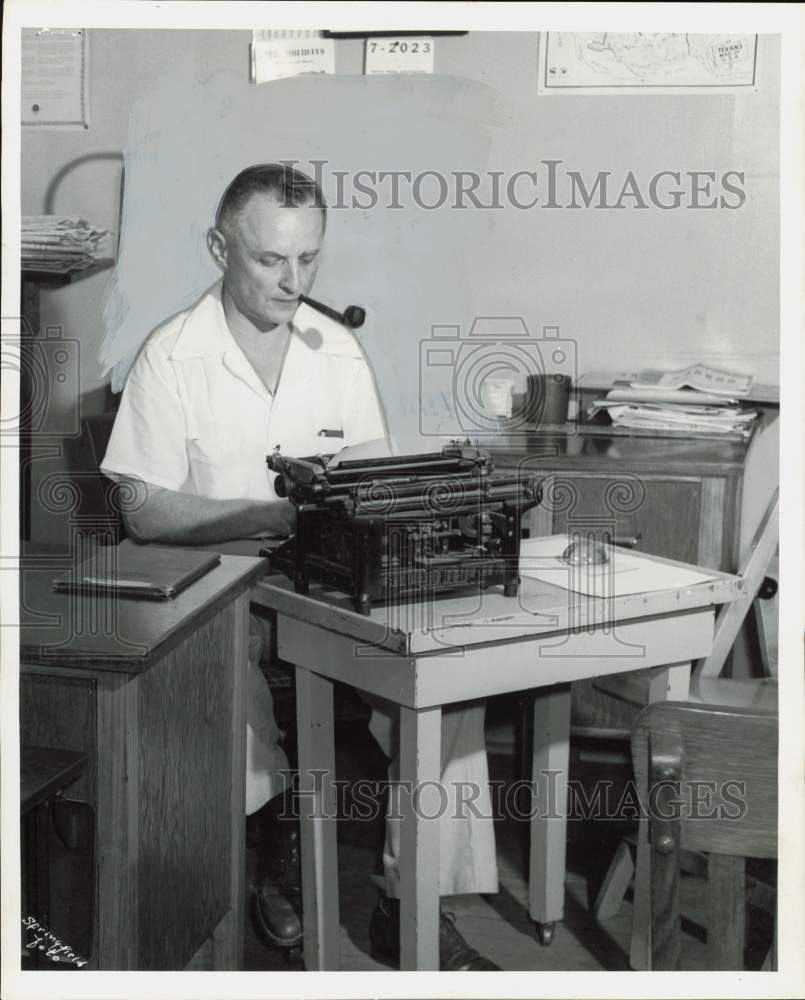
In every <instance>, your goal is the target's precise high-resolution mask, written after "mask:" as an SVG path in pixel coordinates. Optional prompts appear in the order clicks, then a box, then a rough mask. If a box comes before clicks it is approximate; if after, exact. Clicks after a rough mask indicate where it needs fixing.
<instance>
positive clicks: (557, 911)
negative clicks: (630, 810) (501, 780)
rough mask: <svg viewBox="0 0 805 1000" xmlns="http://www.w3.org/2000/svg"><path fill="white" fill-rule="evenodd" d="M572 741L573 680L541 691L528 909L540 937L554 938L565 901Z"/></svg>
mask: <svg viewBox="0 0 805 1000" xmlns="http://www.w3.org/2000/svg"><path fill="white" fill-rule="evenodd" d="M569 747H570V685H569V684H557V685H556V686H554V687H550V688H544V689H541V690H538V691H537V692H536V698H535V701H534V752H533V757H532V770H531V780H532V782H533V784H534V793H535V796H536V797H535V800H534V803H533V808H534V815H533V816H532V818H531V864H530V869H529V880H528V912H529V915H530V916H531V919H532V920H534V921H536V922H537V923H538V924H539V925H540V939H541V941H542V943H543V944H550V942H551V938H552V936H553V924H554V923H555V922H556V921H557V920H561V919H562V916H563V915H564V905H565V848H566V843H567V769H568V754H569Z"/></svg>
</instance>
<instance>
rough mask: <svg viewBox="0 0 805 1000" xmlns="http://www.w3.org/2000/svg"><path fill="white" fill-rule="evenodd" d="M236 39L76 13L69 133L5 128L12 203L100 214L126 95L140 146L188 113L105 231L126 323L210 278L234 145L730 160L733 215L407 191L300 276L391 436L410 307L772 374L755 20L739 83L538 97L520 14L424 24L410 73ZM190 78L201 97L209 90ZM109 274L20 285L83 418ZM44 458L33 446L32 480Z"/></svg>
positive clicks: (340, 151) (373, 162) (772, 162)
mask: <svg viewBox="0 0 805 1000" xmlns="http://www.w3.org/2000/svg"><path fill="white" fill-rule="evenodd" d="M248 42H249V35H248V33H245V32H214V33H212V32H203V31H198V32H171V31H137V32H133V31H102V30H95V31H93V32H92V33H91V59H92V67H91V72H92V77H91V106H92V112H91V113H92V117H91V126H90V129H89V130H88V131H87V132H85V133H64V134H59V133H53V132H49V133H25V134H24V135H23V144H22V157H23V172H22V176H23V182H22V207H23V211H24V212H26V213H28V212H42V211H46V210H47V211H54V212H64V213H67V214H79V215H83V216H84V217H86V218H88V219H89V220H90V221H91V222H93V223H94V224H95V225H101V226H106V227H109V228H112V229H117V221H118V212H119V192H120V173H121V167H120V162H119V160H117V159H115V158H114V154H118V153H120V152H121V151H122V150H123V149H124V148H125V147H126V144H127V136H128V128H129V115H130V113H131V112H132V110H133V109H134V112H135V113H134V123H135V125H136V126H137V128H139V129H140V135H141V137H142V138H143V139H144V143H145V144H144V145H143V144H141V145H140V147H138V149H139V152H140V153H142V151H143V149H145V150H146V152H147V153H148V151H149V150H150V147H148V140H149V139H153V138H154V135H153V132H152V133H149V125H153V124H154V122H155V121H156V120H157V119H158V117H159V111H158V109H159V107H160V101H161V102H162V104H163V110H164V111H165V114H166V115H176V113H177V109H178V111H179V112H181V111H182V109H184V108H186V109H187V115H186V116H185V115H184V114H181V113H180V114H179V115H178V118H176V119H174V120H175V129H174V131H178V132H180V133H181V131H182V128H183V126H189V127H188V129H187V134H186V135H185V138H184V139H183V140H182V141H181V142H180V140H179V139H178V138H177V137H176V136H175V135H173V136H168V140H169V141H172V142H173V145H174V147H175V148H176V149H177V150H178V151H179V153H182V150H184V153H182V155H184V156H185V157H186V159H185V161H184V165H183V166H182V168H181V169H178V168H174V169H169V170H165V169H164V167H163V168H159V169H160V171H161V172H160V174H159V176H161V178H162V183H161V184H160V191H159V196H158V197H157V196H155V195H154V189H153V188H151V189H150V198H149V204H151V205H152V206H153V205H154V204H156V205H157V206H158V218H157V219H156V220H155V222H156V223H159V225H161V226H163V229H160V230H159V235H158V236H156V235H155V236H152V237H151V238H150V239H149V238H147V237H146V235H145V232H146V230H145V229H142V230H141V231H140V234H139V236H138V237H137V238H136V239H135V238H133V237H131V238H130V236H129V232H128V230H127V235H126V240H127V241H128V243H127V244H126V243H124V246H123V247H122V250H123V254H124V260H125V259H126V257H128V258H129V260H132V259H134V258H135V257H136V258H137V259H139V260H141V261H145V262H146V265H148V262H150V266H152V267H153V272H152V274H151V276H150V278H149V279H148V280H147V281H146V282H145V283H144V285H143V287H144V289H145V291H146V293H145V294H141V295H140V296H138V297H137V298H135V299H132V302H131V303H129V308H130V312H129V317H128V318H129V326H130V327H136V326H137V324H139V325H141V327H142V330H143V332H144V333H145V332H146V331H147V330H148V329H149V328H150V326H151V325H153V323H154V322H157V321H158V320H159V319H160V318H162V317H163V316H165V315H167V314H168V313H169V312H171V311H174V310H175V309H177V308H181V307H182V306H183V305H184V304H186V303H187V302H189V301H191V300H192V297H193V295H194V294H196V292H197V291H198V290H200V289H201V288H203V287H204V285H205V284H206V283H207V281H208V280H209V279H210V278H211V277H213V276H214V274H213V272H212V270H211V269H210V265H209V264H208V263H207V262H206V260H205V259H204V257H203V253H202V252H201V251H200V250H199V249H198V246H199V238H200V236H201V234H203V230H204V228H205V227H206V225H207V217H208V214H209V212H210V211H211V207H212V205H213V204H214V201H215V199H216V197H217V193H219V192H220V188H221V186H222V184H223V183H225V181H226V180H227V179H228V177H229V176H231V173H232V172H233V171H232V169H231V168H233V167H234V169H237V168H239V167H240V166H242V165H245V163H247V162H253V161H254V160H265V159H269V158H272V159H273V158H284V157H288V156H292V157H296V158H298V159H299V160H300V161H305V160H306V159H309V158H322V159H327V160H328V161H329V163H330V164H331V165H332V167H331V170H332V169H344V170H351V171H355V170H359V169H370V170H371V169H374V170H383V169H385V170H394V169H406V170H411V171H412V172H414V173H416V172H418V171H424V170H428V169H439V170H442V171H445V172H450V171H452V170H472V169H475V170H478V171H479V172H481V171H483V170H499V171H503V172H504V174H505V175H507V176H508V175H510V174H512V173H513V172H515V171H517V170H534V169H541V168H540V163H541V161H544V160H549V159H555V160H561V161H563V164H564V168H565V169H569V170H578V171H580V172H581V173H582V175H583V176H584V177H585V178H586V179H589V180H592V179H594V177H595V175H596V173H597V172H598V171H602V170H609V171H612V176H613V178H623V177H625V175H626V173H627V172H628V171H630V170H631V171H633V172H634V174H635V176H636V178H637V179H638V182H639V183H640V184H641V185H646V184H647V183H648V180H649V179H650V177H651V176H652V175H653V174H654V173H656V172H657V171H659V170H664V169H671V170H673V169H677V170H681V171H694V170H711V171H715V172H716V174H717V175H721V174H723V173H724V172H725V171H727V170H739V171H744V172H745V173H746V178H745V189H746V194H747V198H746V202H745V204H744V205H743V206H742V207H741V208H740V209H739V210H735V211H729V210H699V211H696V210H680V211H665V212H663V211H660V210H657V209H653V208H652V209H649V210H633V209H627V210H622V211H618V210H614V209H600V210H596V209H578V210H572V209H564V210H550V209H535V210H529V211H525V210H523V211H518V210H516V209H514V208H506V209H503V210H495V211H474V210H468V211H464V212H457V211H455V210H449V209H440V210H436V211H431V212H428V211H425V210H423V209H417V208H416V207H414V206H412V205H410V203H408V204H406V207H405V208H404V209H403V210H401V211H399V212H392V211H365V212H361V211H356V210H350V211H342V212H337V211H333V212H331V222H330V227H329V232H328V250H327V256H326V258H325V260H324V263H323V265H322V270H321V272H320V277H319V281H318V283H317V287H316V289H315V293H316V294H318V295H319V296H320V297H321V298H322V299H324V300H325V301H330V302H333V303H334V304H337V305H339V306H343V305H346V304H347V303H350V302H359V303H361V304H363V305H365V306H366V307H367V309H368V311H369V321H368V322H367V325H366V327H365V329H364V331H363V332H362V333H363V338H364V343H365V346H366V349H367V351H368V353H369V354H370V357H371V358H372V361H373V363H374V364H375V367H376V370H377V376H378V380H379V382H380V384H381V388H382V390H383V392H384V395H385V396H386V397H387V400H388V404H389V408H390V411H391V412H390V417H391V420H392V424H393V425H394V429H395V433H396V435H397V437H398V438H399V439H400V440H401V442H402V443H403V444H404V445H414V444H415V443H416V439H417V432H418V428H419V414H418V412H417V410H418V405H419V381H418V379H419V344H420V342H421V341H423V340H425V339H427V338H428V337H429V335H430V328H431V325H432V324H458V325H459V326H460V327H461V329H462V332H466V331H467V330H468V328H469V326H470V324H471V322H472V319H473V318H474V317H475V316H476V315H491V316H500V315H510V316H522V317H523V318H524V319H525V321H526V323H527V325H528V327H529V329H530V331H531V333H532V334H533V335H536V334H537V333H538V332H539V330H540V328H541V326H542V325H544V324H557V325H559V327H560V330H561V333H562V335H563V337H566V338H571V339H572V340H573V341H575V343H576V351H577V356H578V362H577V363H578V369H579V371H589V370H595V369H613V368H615V369H618V368H631V367H634V366H635V365H637V366H642V365H649V364H652V365H653V364H658V365H660V364H662V365H671V366H672V365H677V364H682V363H686V362H687V361H689V360H691V359H694V358H696V359H699V358H703V359H705V360H709V361H711V362H713V363H716V364H724V365H729V366H731V367H735V368H740V369H744V370H751V371H754V373H755V375H756V377H757V378H758V379H759V380H760V381H770V382H776V381H777V378H778V326H779V323H778V313H777V296H778V292H777V269H778V203H777V198H778V193H777V149H778V132H777V118H778V111H777V107H778V77H779V45H778V42H777V39H776V38H775V37H772V36H766V37H762V38H761V39H760V43H761V44H760V52H759V67H760V80H759V83H760V85H759V89H758V91H757V92H756V93H751V94H746V95H741V96H740V97H735V96H732V95H707V96H684V97H675V96H647V97H643V96H640V97H635V96H620V97H614V98H613V97H606V98H601V97H599V98H589V97H573V98H566V97H550V98H547V97H539V96H537V94H536V64H537V47H538V42H537V36H536V35H534V34H527V33H471V34H469V35H468V36H464V37H457V38H444V39H442V38H440V39H438V40H437V55H436V71H437V74H438V76H437V77H434V78H431V79H427V80H416V79H406V80H402V79H380V78H373V79H367V78H361V77H360V76H359V75H358V74H360V70H361V60H362V44H361V43H360V42H358V41H339V42H338V43H337V51H336V69H337V75H336V77H332V78H324V77H319V78H314V79H304V80H302V79H299V80H291V81H282V82H277V83H273V84H268V85H265V86H262V87H259V88H255V87H252V86H250V85H249V84H248V82H247V68H248ZM353 74H354V75H353ZM200 95H205V96H210V97H213V98H214V101H215V102H217V103H215V107H214V109H211V105H210V101H208V100H206V99H205V100H202V99H201V97H200ZM205 108H207V109H208V110H209V111H210V116H211V117H210V118H209V119H205V118H204V115H205V110H204V109H205ZM191 110H192V113H191ZM213 111H214V114H213ZM194 115H196V116H197V117H195V118H194V117H193V116H194ZM155 116H156V117H155ZM240 116H244V117H240ZM183 134H184V133H183ZM108 154H113V156H112V158H109V157H108ZM148 155H150V153H149V154H148ZM177 155H178V154H177ZM153 166H154V165H153V164H151V167H153ZM158 166H159V165H157V167H158ZM146 167H148V164H146ZM130 176H131V181H132V183H136V179H135V173H132V174H131V175H130ZM55 177H60V179H59V181H58V184H57V185H56V186H55V188H54V185H53V180H54V178H55ZM128 180H129V178H128V177H127V182H128ZM327 181H328V195H329V196H330V198H332V197H333V184H334V183H335V182H334V179H333V177H332V176H328V177H327ZM617 186H619V185H617ZM522 191H523V194H524V195H527V194H528V193H529V189H528V188H527V187H523V188H522ZM129 193H130V191H129ZM139 204H140V205H141V204H142V203H141V202H140V203H139ZM160 220H161V221H160ZM166 220H167V223H168V224H167V225H166ZM134 221H135V220H134V216H130V222H131V223H132V225H134ZM140 221H141V222H142V219H141V220H140ZM135 230H136V226H135ZM152 232H156V230H154V229H153V228H152ZM122 270H123V268H122V267H121V271H122ZM166 276H169V278H168V280H166ZM122 278H123V275H121V279H122ZM109 279H110V274H109V273H108V272H107V273H105V274H99V275H96V276H94V277H91V278H88V279H86V280H83V281H80V282H78V283H76V284H74V285H72V286H70V287H68V288H65V289H62V290H59V291H56V292H52V293H48V294H45V295H44V296H43V302H42V314H43V324H44V323H58V324H61V325H62V326H63V328H64V331H65V336H67V337H75V338H76V339H78V340H79V341H80V349H81V361H80V384H81V393H82V396H81V401H80V405H81V412H82V413H89V412H97V411H98V410H101V409H103V408H104V407H105V405H106V403H105V394H104V386H105V382H106V379H105V378H104V377H103V376H102V375H101V370H100V366H99V364H98V360H97V359H98V355H99V352H100V347H101V343H102V340H103V322H102V305H103V297H104V293H105V292H106V290H107V287H108V284H109ZM131 310H133V313H132V311H131ZM135 321H136V322H135ZM55 405H57V406H61V407H64V408H65V410H67V409H69V408H70V407H71V406H74V405H75V404H74V402H73V401H71V400H69V399H64V400H56V403H55ZM58 464H59V462H58V460H57V461H56V462H55V463H53V464H50V463H47V462H44V461H43V462H40V463H38V467H37V475H36V476H35V482H36V480H37V479H38V478H41V476H42V475H43V474H44V473H45V472H46V471H50V470H51V469H52V468H54V467H57V466H58ZM34 523H35V534H36V535H37V537H40V538H53V539H55V538H58V537H60V536H63V530H64V527H63V524H62V523H60V521H59V519H58V518H56V517H54V516H53V515H52V514H50V513H47V512H43V511H38V512H37V513H36V519H35V522H34Z"/></svg>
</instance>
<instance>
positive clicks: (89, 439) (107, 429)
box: [81, 413, 127, 542]
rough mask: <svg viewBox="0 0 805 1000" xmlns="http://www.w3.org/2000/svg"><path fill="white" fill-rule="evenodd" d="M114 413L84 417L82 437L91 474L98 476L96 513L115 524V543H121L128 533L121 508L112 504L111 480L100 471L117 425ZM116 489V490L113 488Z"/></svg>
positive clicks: (95, 499)
mask: <svg viewBox="0 0 805 1000" xmlns="http://www.w3.org/2000/svg"><path fill="white" fill-rule="evenodd" d="M115 416H116V414H114V413H100V414H95V415H93V416H90V417H84V418H83V419H82V421H81V435H82V440H83V442H84V445H85V454H86V455H87V456H88V462H89V464H90V466H91V472H92V473H95V474H97V483H98V488H97V490H96V491H95V498H94V506H95V507H96V508H97V511H96V513H98V514H102V515H105V516H106V517H108V518H109V520H110V523H113V525H114V529H115V536H114V539H113V540H114V541H115V542H120V541H122V540H123V539H124V538H126V537H127V532H126V529H125V526H124V524H123V517H122V515H121V512H120V510H119V508H118V507H117V506H116V505H115V504H114V503H113V502H110V496H111V495H113V490H112V491H111V492H110V490H109V488H108V487H109V486H110V485H111V484H110V480H108V479H107V478H106V477H105V476H104V475H103V474H102V473H101V471H100V468H101V462H102V461H103V458H104V455H105V454H106V448H107V445H108V444H109V438H110V437H111V435H112V427H113V426H114V423H115ZM113 489H114V488H113Z"/></svg>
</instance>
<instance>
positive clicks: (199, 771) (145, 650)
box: [20, 556, 267, 970]
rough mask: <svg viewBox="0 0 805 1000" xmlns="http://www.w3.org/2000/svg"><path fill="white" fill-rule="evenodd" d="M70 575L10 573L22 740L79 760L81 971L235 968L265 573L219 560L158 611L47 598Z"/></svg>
mask: <svg viewBox="0 0 805 1000" xmlns="http://www.w3.org/2000/svg"><path fill="white" fill-rule="evenodd" d="M67 565H69V559H68V560H67ZM67 565H60V564H59V563H58V560H55V559H53V558H50V559H49V558H48V557H47V556H39V557H37V558H36V559H32V560H30V561H29V563H28V565H27V567H26V566H23V568H22V570H21V572H20V586H21V611H20V618H21V628H20V633H21V650H20V664H21V668H20V669H21V677H20V735H21V741H22V742H23V743H24V744H33V745H39V746H48V747H52V748H65V749H66V748H69V749H71V750H76V751H79V752H80V753H82V754H86V757H87V768H86V771H85V773H84V774H83V775H82V776H81V777H80V778H79V779H78V780H77V781H76V783H75V785H74V786H73V788H74V794H75V796H76V797H77V798H79V799H82V800H84V801H86V802H88V803H89V804H90V805H91V806H92V807H93V808H94V809H95V816H96V831H95V843H96V859H97V860H96V873H97V885H96V887H95V900H96V905H95V908H94V909H95V914H96V925H95V928H94V933H93V935H92V937H93V941H94V948H93V955H92V956H91V961H92V965H93V967H94V968H96V969H103V970H123V969H153V970H178V969H183V968H185V967H187V966H188V965H192V966H193V967H204V966H210V967H212V968H216V969H238V968H240V967H241V965H242V954H243V919H244V911H245V896H244V894H245V884H244V883H245V854H244V851H245V831H244V824H245V789H244V780H245V753H246V724H245V671H246V664H247V660H248V613H249V591H250V588H251V586H252V584H253V583H254V582H255V580H257V579H258V578H259V577H260V576H262V575H263V574H264V573H265V570H266V566H267V563H266V561H265V560H264V559H255V558H245V557H240V556H222V558H221V563H220V565H218V566H216V567H215V568H214V569H212V570H211V571H210V572H209V573H207V574H206V575H205V576H203V577H202V578H201V579H199V580H197V581H196V582H195V583H193V584H192V585H191V586H190V587H188V589H187V590H185V591H183V592H182V593H180V594H179V595H178V596H177V597H176V598H174V599H173V600H169V601H149V600H142V599H137V598H122V597H119V598H117V599H113V598H112V597H110V596H109V595H106V596H105V597H102V598H95V599H93V598H91V597H85V596H76V595H71V596H68V595H64V594H57V593H55V592H54V590H53V586H52V580H53V578H54V577H55V576H59V575H60V574H61V573H62V572H64V570H65V569H66V568H67Z"/></svg>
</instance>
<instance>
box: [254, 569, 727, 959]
mask: <svg viewBox="0 0 805 1000" xmlns="http://www.w3.org/2000/svg"><path fill="white" fill-rule="evenodd" d="M639 558H642V559H646V560H653V561H657V562H666V563H667V562H668V560H657V559H655V557H651V556H641V557H639ZM676 565H681V564H676ZM688 568H690V567H688ZM712 575H713V577H714V579H713V580H712V581H710V582H708V583H701V584H697V585H696V586H691V587H687V588H684V589H680V590H666V591H660V592H654V593H645V594H637V595H631V596H627V597H617V598H609V599H599V598H589V597H584V596H582V595H579V594H576V593H572V592H569V591H567V590H564V589H561V588H559V587H555V586H552V585H550V584H547V583H542V582H539V581H536V580H532V579H524V580H523V582H522V584H521V587H520V593H519V594H518V596H517V597H516V598H506V597H504V596H503V594H502V593H500V592H499V590H500V588H495V589H493V590H490V591H488V592H486V593H484V594H483V595H477V594H475V595H470V596H448V597H445V598H441V599H437V600H434V601H432V602H430V603H422V604H408V605H398V606H388V607H376V608H375V609H373V611H372V613H371V615H370V616H368V617H364V616H362V615H359V614H357V613H356V612H355V611H354V610H353V608H352V605H351V602H350V600H349V598H347V597H346V596H343V595H340V594H337V593H335V592H332V591H327V590H324V589H322V588H321V587H315V586H311V588H310V591H309V593H308V594H307V595H301V594H297V593H295V592H294V589H293V584H292V583H291V582H290V581H289V580H286V579H285V578H281V577H269V578H267V579H265V580H263V581H261V582H260V583H259V584H258V585H257V586H256V587H255V589H254V591H253V593H252V603H257V604H263V605H264V606H266V607H268V608H271V609H273V610H275V611H276V612H277V642H278V653H279V655H280V656H281V657H282V658H283V659H285V660H288V661H289V662H291V663H293V664H295V667H296V691H297V715H298V730H299V732H298V739H299V781H300V793H302V794H303V795H304V796H305V797H304V799H303V800H302V802H303V804H304V807H303V811H302V816H303V822H302V878H303V904H304V934H305V938H304V941H305V943H304V949H305V963H306V966H307V968H308V969H337V968H338V966H339V944H338V941H339V916H338V880H337V878H336V877H335V872H336V871H337V856H336V824H335V822H333V821H332V820H333V818H334V816H335V795H334V788H333V784H332V782H333V778H334V751H333V713H332V684H333V681H343V682H344V683H346V684H350V685H353V686H354V687H356V688H358V689H359V690H362V691H367V692H370V693H372V694H375V695H380V696H381V697H384V698H387V699H389V700H390V701H392V702H394V703H396V704H397V705H399V706H400V779H401V781H403V782H410V783H411V786H410V787H411V788H417V787H418V786H424V787H427V785H425V783H433V782H438V781H439V778H440V774H441V761H440V744H441V739H440V737H441V710H442V706H443V705H446V704H451V703H455V702H460V701H464V700H467V699H472V698H479V697H485V696H489V695H496V694H502V693H504V692H510V691H517V690H525V689H538V690H537V697H536V704H535V710H534V755H533V776H534V781H535V782H536V789H535V791H536V794H537V796H539V797H538V799H537V801H538V802H545V801H546V799H545V797H544V796H545V794H546V793H547V792H548V788H547V786H546V782H547V781H551V782H552V787H551V789H550V795H551V801H552V802H553V803H555V804H556V807H557V809H558V810H559V812H560V816H559V817H558V818H557V817H555V815H554V816H553V817H552V816H546V815H543V814H542V810H539V809H537V810H535V815H534V818H533V819H532V827H531V866H530V886H529V912H530V915H531V917H532V919H534V920H535V921H536V922H537V923H538V924H540V925H542V926H543V927H549V926H550V925H551V924H552V923H553V922H555V921H558V920H561V919H562V915H563V906H564V873H565V839H566V816H564V815H562V814H563V813H564V809H563V808H562V803H564V802H565V801H566V790H567V766H568V742H569V731H570V683H571V681H574V680H578V679H580V678H584V677H599V676H603V675H609V674H617V673H625V672H628V671H634V670H638V669H640V670H642V669H645V668H662V669H659V670H657V671H656V673H655V674H654V675H653V677H652V681H651V689H650V697H651V700H660V699H669V700H684V699H685V698H686V696H687V689H688V683H689V679H690V664H691V661H692V660H695V659H698V658H700V657H703V656H706V655H707V654H708V653H709V651H710V648H711V645H712V641H713V625H714V613H715V606H716V605H719V604H723V603H726V602H729V601H731V600H733V599H734V598H735V597H736V596H737V595H738V593H739V592H740V588H741V581H740V580H739V579H738V578H736V577H733V576H728V575H727V574H723V573H713V574H712ZM401 799H402V800H403V806H402V808H401V811H402V812H403V820H404V821H403V823H402V831H401V848H400V882H401V885H400V906H401V915H400V919H401V928H402V929H401V942H400V946H401V968H402V969H438V967H439V956H438V924H439V896H438V891H439V890H438V879H437V878H436V877H435V873H436V872H437V871H438V861H439V833H438V824H437V822H434V821H430V820H428V819H424V818H422V817H421V815H420V814H419V813H420V812H421V811H419V810H417V809H416V808H415V803H414V802H413V801H412V796H409V795H405V796H401Z"/></svg>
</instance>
